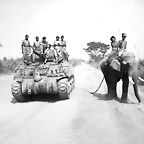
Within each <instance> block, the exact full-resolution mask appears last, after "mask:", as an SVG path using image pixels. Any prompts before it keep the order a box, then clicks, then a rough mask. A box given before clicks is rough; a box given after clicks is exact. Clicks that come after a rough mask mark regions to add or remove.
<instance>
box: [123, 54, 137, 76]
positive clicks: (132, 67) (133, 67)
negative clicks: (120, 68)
mask: <svg viewBox="0 0 144 144" xmlns="http://www.w3.org/2000/svg"><path fill="white" fill-rule="evenodd" d="M121 57H122V62H123V64H129V75H130V76H132V74H133V73H135V72H137V71H138V61H137V60H136V59H135V55H134V53H132V52H124V53H123V54H122V55H121Z"/></svg>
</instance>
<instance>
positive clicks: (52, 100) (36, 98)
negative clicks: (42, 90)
mask: <svg viewBox="0 0 144 144" xmlns="http://www.w3.org/2000/svg"><path fill="white" fill-rule="evenodd" d="M66 100H68V99H66ZM58 101H64V100H61V99H60V97H59V96H58V95H49V96H47V95H31V96H30V97H29V98H28V99H27V100H26V101H25V102H18V101H17V100H16V99H15V98H12V100H11V103H13V104H16V103H27V102H48V103H55V102H58Z"/></svg>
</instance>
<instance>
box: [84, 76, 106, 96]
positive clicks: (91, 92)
mask: <svg viewBox="0 0 144 144" xmlns="http://www.w3.org/2000/svg"><path fill="white" fill-rule="evenodd" d="M103 81H104V77H103V78H102V80H101V83H100V85H99V87H98V88H97V89H96V90H95V91H94V92H90V91H88V90H87V89H84V88H83V89H84V90H86V91H88V92H89V93H90V94H95V93H96V92H97V91H98V90H99V89H100V87H101V85H102V83H103Z"/></svg>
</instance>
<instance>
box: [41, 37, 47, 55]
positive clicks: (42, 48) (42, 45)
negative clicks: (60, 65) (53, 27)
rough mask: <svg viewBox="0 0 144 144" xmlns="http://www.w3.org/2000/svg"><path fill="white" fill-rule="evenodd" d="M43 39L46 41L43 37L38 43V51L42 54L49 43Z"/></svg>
mask: <svg viewBox="0 0 144 144" xmlns="http://www.w3.org/2000/svg"><path fill="white" fill-rule="evenodd" d="M44 39H46V37H43V40H42V41H41V42H40V51H41V53H42V54H43V53H44V52H45V50H46V49H47V48H48V46H49V43H48V42H47V41H46V40H44Z"/></svg>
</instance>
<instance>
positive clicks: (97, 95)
mask: <svg viewBox="0 0 144 144" xmlns="http://www.w3.org/2000/svg"><path fill="white" fill-rule="evenodd" d="M93 96H94V97H97V98H98V100H102V101H109V100H115V101H117V102H119V103H121V104H138V105H139V103H135V102H131V101H129V100H128V103H122V102H121V99H120V98H118V99H114V98H109V97H108V94H101V93H95V94H93Z"/></svg>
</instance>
